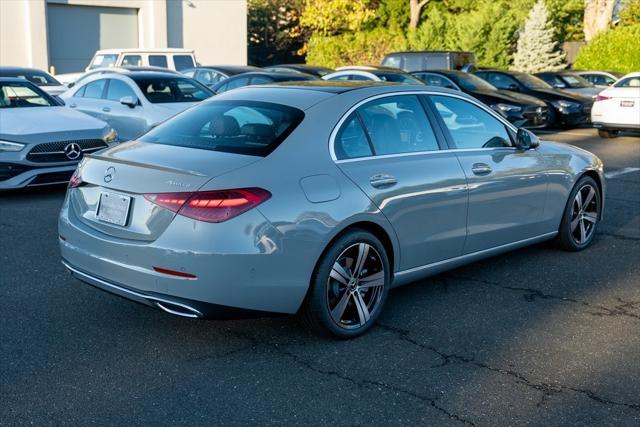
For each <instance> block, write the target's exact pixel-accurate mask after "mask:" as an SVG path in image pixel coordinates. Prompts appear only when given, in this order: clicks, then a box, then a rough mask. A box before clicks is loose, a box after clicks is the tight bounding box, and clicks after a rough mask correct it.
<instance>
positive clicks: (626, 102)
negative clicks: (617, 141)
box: [591, 72, 640, 138]
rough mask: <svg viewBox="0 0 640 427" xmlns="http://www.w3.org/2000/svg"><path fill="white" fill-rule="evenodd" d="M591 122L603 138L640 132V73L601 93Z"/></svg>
mask: <svg viewBox="0 0 640 427" xmlns="http://www.w3.org/2000/svg"><path fill="white" fill-rule="evenodd" d="M591 121H592V122H593V126H594V127H596V128H598V134H599V135H600V136H601V137H602V138H615V137H616V136H618V134H619V133H620V131H625V130H640V72H636V73H631V74H627V75H626V76H624V77H623V78H621V79H620V80H618V81H617V82H615V83H614V84H613V86H611V87H610V88H608V89H605V90H604V91H602V92H600V94H599V95H598V96H597V97H596V102H595V103H594V104H593V109H592V110H591Z"/></svg>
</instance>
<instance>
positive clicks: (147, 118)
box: [60, 71, 213, 141]
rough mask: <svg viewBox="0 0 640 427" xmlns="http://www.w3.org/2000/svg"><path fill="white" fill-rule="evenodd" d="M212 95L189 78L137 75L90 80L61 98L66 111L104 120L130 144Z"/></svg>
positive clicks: (97, 76) (157, 74)
mask: <svg viewBox="0 0 640 427" xmlns="http://www.w3.org/2000/svg"><path fill="white" fill-rule="evenodd" d="M212 95H213V92H211V91H210V90H209V89H208V88H207V87H205V86H204V85H202V84H200V83H198V82H197V81H195V80H193V79H190V78H188V77H185V76H182V75H177V74H173V73H161V72H142V71H140V72H129V73H126V74H122V73H110V74H101V75H100V74H99V75H96V76H95V77H89V78H87V79H85V80H83V81H82V82H80V83H79V84H77V85H76V86H74V87H73V88H72V89H70V90H69V91H67V92H65V93H64V94H62V95H61V96H60V97H61V98H62V99H63V100H64V101H65V102H66V104H67V106H68V107H69V108H74V109H78V110H79V111H82V112H84V113H87V114H90V115H92V116H94V117H97V118H98V119H100V120H104V121H105V122H107V123H109V124H110V125H111V126H113V128H114V129H115V130H116V131H117V132H118V135H120V139H121V140H123V141H129V140H132V139H135V138H137V137H139V136H140V135H142V134H144V133H145V132H147V131H148V130H149V129H151V128H152V127H154V126H156V125H157V124H158V123H160V122H162V121H164V120H166V119H168V118H169V117H171V116H173V115H175V114H177V113H179V112H181V111H184V110H185V109H187V108H189V107H191V106H192V105H195V104H196V103H197V102H200V101H202V100H204V99H207V98H209V97H210V96H212Z"/></svg>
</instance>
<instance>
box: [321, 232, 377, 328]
mask: <svg viewBox="0 0 640 427" xmlns="http://www.w3.org/2000/svg"><path fill="white" fill-rule="evenodd" d="M384 286H385V271H384V264H383V262H382V259H381V257H380V254H379V253H378V251H376V249H375V248H374V247H373V246H371V245H369V244H367V243H356V244H353V245H351V246H349V247H348V248H347V249H345V250H344V251H342V253H341V254H340V255H339V256H338V259H337V260H336V261H335V262H334V264H333V267H332V269H331V273H330V275H329V279H328V283H327V305H328V307H329V311H330V315H331V318H332V319H333V321H334V322H335V323H336V324H337V325H338V326H340V327H341V328H344V329H358V328H361V327H363V326H364V325H365V324H367V323H368V322H369V320H370V319H371V317H372V315H373V314H374V313H375V312H376V310H378V308H379V306H380V301H381V300H382V296H383V294H384V292H383V291H384Z"/></svg>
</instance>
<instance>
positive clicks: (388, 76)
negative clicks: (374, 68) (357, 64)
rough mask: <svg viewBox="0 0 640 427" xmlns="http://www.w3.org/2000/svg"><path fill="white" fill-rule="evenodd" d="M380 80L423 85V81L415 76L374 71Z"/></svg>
mask: <svg viewBox="0 0 640 427" xmlns="http://www.w3.org/2000/svg"><path fill="white" fill-rule="evenodd" d="M375 75H376V76H378V77H380V79H381V80H382V81H385V82H393V83H405V84H410V85H423V84H424V83H423V82H422V81H420V80H418V79H416V78H415V77H411V76H407V75H405V74H400V73H381V72H378V73H375Z"/></svg>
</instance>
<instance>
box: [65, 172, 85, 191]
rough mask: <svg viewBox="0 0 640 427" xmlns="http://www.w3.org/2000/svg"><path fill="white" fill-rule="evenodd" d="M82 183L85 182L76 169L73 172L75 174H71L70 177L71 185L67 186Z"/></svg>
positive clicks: (76, 185)
mask: <svg viewBox="0 0 640 427" xmlns="http://www.w3.org/2000/svg"><path fill="white" fill-rule="evenodd" d="M82 184H83V182H82V180H81V179H80V177H79V176H78V170H76V171H75V172H74V173H73V175H71V178H70V179H69V185H67V188H76V187H80V186H81V185H82Z"/></svg>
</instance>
